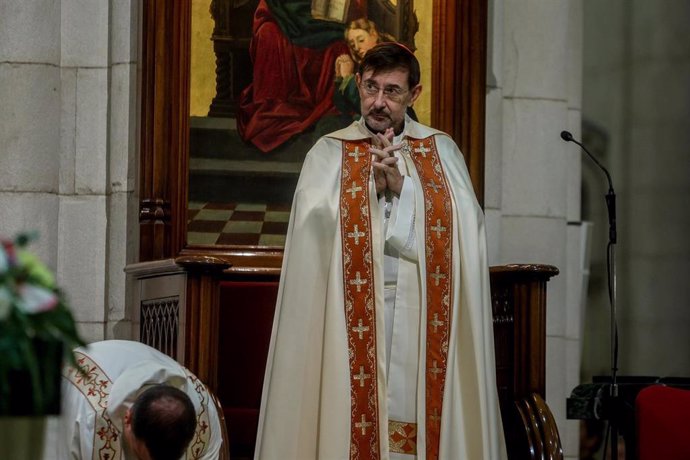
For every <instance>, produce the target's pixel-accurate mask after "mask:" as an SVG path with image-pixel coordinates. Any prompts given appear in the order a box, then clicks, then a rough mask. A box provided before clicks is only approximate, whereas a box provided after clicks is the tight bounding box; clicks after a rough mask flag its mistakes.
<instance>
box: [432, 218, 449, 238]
mask: <svg viewBox="0 0 690 460" xmlns="http://www.w3.org/2000/svg"><path fill="white" fill-rule="evenodd" d="M431 229H432V230H433V231H434V232H436V238H441V232H445V231H446V230H447V229H446V227H444V226H443V225H441V219H436V226H434V227H431Z"/></svg>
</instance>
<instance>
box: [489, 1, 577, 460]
mask: <svg viewBox="0 0 690 460" xmlns="http://www.w3.org/2000/svg"><path fill="white" fill-rule="evenodd" d="M489 11H490V18H489V24H490V28H489V47H490V51H489V59H488V63H489V68H488V72H487V78H488V82H487V83H488V87H489V88H488V89H489V91H488V94H487V139H486V145H487V148H486V161H487V163H486V195H485V196H486V201H485V204H486V214H487V228H488V234H489V244H490V247H491V249H490V257H491V263H492V264H500V263H543V264H550V265H555V266H556V267H558V268H559V270H560V275H558V276H557V277H555V278H553V279H552V280H551V281H550V282H549V284H548V294H547V302H548V304H547V326H546V333H547V342H546V354H547V367H546V396H547V402H548V404H549V406H550V408H551V410H552V411H553V413H554V416H555V418H556V421H557V423H558V427H559V430H560V434H561V439H562V441H563V447H564V451H565V454H566V456H576V455H577V450H578V445H577V424H576V423H575V422H567V421H566V419H565V400H566V397H567V396H568V395H569V393H570V389H571V388H572V387H574V386H575V385H577V383H579V354H580V338H579V330H580V310H581V305H580V300H579V295H580V294H581V290H582V268H581V262H580V259H581V257H580V256H581V232H580V226H579V220H580V208H579V200H580V167H579V165H580V156H579V155H580V154H579V152H577V151H574V150H572V149H571V148H570V147H569V146H568V145H567V144H565V143H564V142H563V141H562V140H561V139H560V132H561V131H562V130H564V129H568V130H570V131H571V132H573V134H574V135H577V134H579V124H580V86H581V70H580V63H581V49H582V43H581V42H582V38H581V31H580V28H581V22H582V19H581V2H580V0H568V1H560V2H542V1H538V0H528V1H524V0H494V1H493V2H491V3H490V8H489ZM569 223H573V225H569Z"/></svg>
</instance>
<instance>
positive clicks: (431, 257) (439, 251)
mask: <svg viewBox="0 0 690 460" xmlns="http://www.w3.org/2000/svg"><path fill="white" fill-rule="evenodd" d="M408 142H409V144H410V145H409V148H408V151H409V152H410V156H411V158H412V161H413V162H414V165H415V168H416V170H417V173H418V174H419V179H420V181H421V183H422V190H423V195H424V216H425V221H424V237H425V238H424V239H425V249H426V261H425V263H426V280H425V281H426V315H427V317H426V357H425V363H426V369H425V377H426V378H425V380H426V392H425V395H426V414H425V422H426V455H427V458H428V459H429V460H434V459H438V458H439V446H440V440H441V410H442V408H443V388H444V384H445V381H446V367H447V359H448V337H449V333H450V324H451V305H452V302H451V293H452V282H453V280H452V271H453V270H452V269H453V267H452V260H453V258H452V228H453V213H452V209H451V203H452V201H451V196H450V191H449V189H448V184H447V182H446V178H445V175H444V173H443V168H442V167H441V161H440V158H439V155H438V151H437V149H436V143H435V142H434V138H433V137H428V138H426V139H408Z"/></svg>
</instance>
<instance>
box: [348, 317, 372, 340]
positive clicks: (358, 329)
mask: <svg viewBox="0 0 690 460" xmlns="http://www.w3.org/2000/svg"><path fill="white" fill-rule="evenodd" d="M352 330H353V331H355V332H356V333H357V334H359V340H362V339H363V338H364V336H363V335H362V334H364V333H365V332H368V331H369V326H362V320H361V319H359V320H358V322H357V326H355V327H353V328H352Z"/></svg>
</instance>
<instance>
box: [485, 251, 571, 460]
mask: <svg viewBox="0 0 690 460" xmlns="http://www.w3.org/2000/svg"><path fill="white" fill-rule="evenodd" d="M557 274H558V269H557V268H556V267H553V266H550V265H535V264H528V265H501V266H496V267H491V272H490V276H491V303H492V309H493V317H494V345H495V350H496V384H497V386H498V397H499V401H500V404H501V416H502V417H503V427H504V432H505V436H506V444H507V447H508V452H509V458H510V459H511V460H512V459H523V458H525V459H527V458H540V457H530V456H529V455H528V452H529V445H530V439H529V436H528V434H529V433H528V432H527V431H526V429H527V428H529V425H525V424H524V423H523V418H522V416H521V415H520V412H519V411H518V407H517V406H516V402H519V403H520V404H522V405H523V406H524V404H525V402H527V403H528V404H529V405H530V406H531V405H532V404H533V396H532V395H533V394H534V395H537V396H539V397H540V399H542V400H543V399H544V398H545V397H546V396H545V383H546V283H547V281H548V280H549V279H550V278H551V277H553V276H555V275H557Z"/></svg>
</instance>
